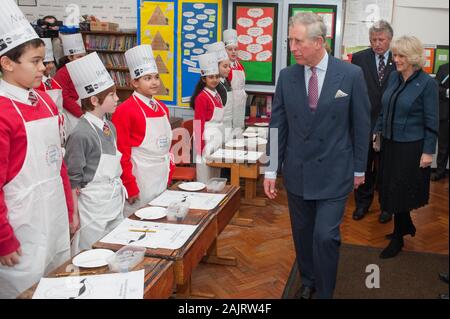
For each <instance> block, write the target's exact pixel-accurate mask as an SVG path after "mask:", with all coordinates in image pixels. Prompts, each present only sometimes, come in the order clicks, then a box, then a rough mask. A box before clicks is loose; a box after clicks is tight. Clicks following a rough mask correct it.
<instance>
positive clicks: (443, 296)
mask: <svg viewBox="0 0 450 319" xmlns="http://www.w3.org/2000/svg"><path fill="white" fill-rule="evenodd" d="M439 299H443V300H448V294H440V295H439Z"/></svg>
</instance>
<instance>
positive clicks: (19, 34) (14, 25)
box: [0, 0, 39, 56]
mask: <svg viewBox="0 0 450 319" xmlns="http://www.w3.org/2000/svg"><path fill="white" fill-rule="evenodd" d="M1 5H2V8H1V10H0V56H1V55H4V54H5V53H7V52H8V51H10V50H12V49H14V48H16V47H18V46H19V45H21V44H24V43H25V42H28V41H30V40H34V39H39V36H38V35H37V33H36V31H34V29H33V27H32V26H31V24H30V22H28V20H27V18H26V17H25V15H24V14H23V12H22V11H21V10H20V9H19V7H18V6H17V3H16V1H15V0H2V2H1Z"/></svg>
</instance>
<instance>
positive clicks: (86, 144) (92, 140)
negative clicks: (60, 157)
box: [64, 117, 116, 189]
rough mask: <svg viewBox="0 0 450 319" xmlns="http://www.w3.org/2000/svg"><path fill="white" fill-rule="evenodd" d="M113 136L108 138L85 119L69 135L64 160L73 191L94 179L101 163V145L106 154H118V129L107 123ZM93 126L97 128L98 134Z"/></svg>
mask: <svg viewBox="0 0 450 319" xmlns="http://www.w3.org/2000/svg"><path fill="white" fill-rule="evenodd" d="M107 123H108V125H109V127H110V129H111V131H112V134H111V135H110V136H106V135H105V134H104V133H103V131H102V130H100V129H99V128H98V127H97V126H95V125H91V124H90V123H89V121H88V120H86V119H85V118H84V117H82V118H81V119H80V121H79V122H78V124H77V126H76V127H75V129H74V130H73V132H72V133H71V134H70V135H69V138H68V139H67V144H66V155H65V157H64V160H65V162H66V164H67V171H68V173H69V178H70V185H71V186H72V189H75V188H83V187H85V186H86V185H87V184H88V183H89V182H91V181H92V180H93V179H94V176H95V172H96V171H97V167H98V164H99V162H100V155H101V151H100V143H99V139H98V136H100V140H101V142H102V145H101V146H102V148H103V153H104V154H109V155H115V154H116V146H115V142H114V141H115V139H116V128H115V127H114V124H112V122H110V121H107ZM92 126H94V127H95V129H96V131H97V133H98V136H97V134H96V133H95V132H94V130H93V128H92Z"/></svg>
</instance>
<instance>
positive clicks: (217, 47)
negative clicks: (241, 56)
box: [208, 41, 228, 62]
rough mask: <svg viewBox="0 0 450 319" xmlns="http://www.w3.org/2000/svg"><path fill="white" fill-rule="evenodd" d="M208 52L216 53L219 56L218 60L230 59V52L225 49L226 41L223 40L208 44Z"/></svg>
mask: <svg viewBox="0 0 450 319" xmlns="http://www.w3.org/2000/svg"><path fill="white" fill-rule="evenodd" d="M208 53H214V54H216V56H217V62H222V61H224V60H228V54H227V51H226V50H225V43H223V42H222V41H220V42H216V43H213V44H210V45H209V46H208Z"/></svg>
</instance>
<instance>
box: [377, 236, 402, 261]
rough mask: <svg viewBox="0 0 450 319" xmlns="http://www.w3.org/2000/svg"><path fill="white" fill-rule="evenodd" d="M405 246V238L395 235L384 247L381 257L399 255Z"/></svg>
mask: <svg viewBox="0 0 450 319" xmlns="http://www.w3.org/2000/svg"><path fill="white" fill-rule="evenodd" d="M402 248H403V238H401V237H400V238H398V237H394V238H393V239H392V240H391V241H390V242H389V245H388V246H387V247H386V248H385V249H383V251H382V252H381V254H380V258H381V259H387V258H393V257H395V256H397V255H398V253H399V252H401V251H402Z"/></svg>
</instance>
